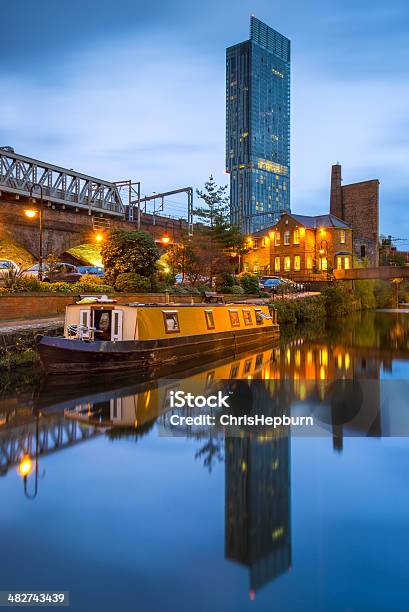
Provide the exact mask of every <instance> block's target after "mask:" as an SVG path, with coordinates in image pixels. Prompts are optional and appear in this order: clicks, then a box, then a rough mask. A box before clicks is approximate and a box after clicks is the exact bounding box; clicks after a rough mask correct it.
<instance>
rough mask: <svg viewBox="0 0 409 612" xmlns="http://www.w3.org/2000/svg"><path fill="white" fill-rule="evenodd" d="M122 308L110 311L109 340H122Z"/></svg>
mask: <svg viewBox="0 0 409 612" xmlns="http://www.w3.org/2000/svg"><path fill="white" fill-rule="evenodd" d="M122 319H123V312H122V310H113V311H112V335H111V340H114V341H115V340H122Z"/></svg>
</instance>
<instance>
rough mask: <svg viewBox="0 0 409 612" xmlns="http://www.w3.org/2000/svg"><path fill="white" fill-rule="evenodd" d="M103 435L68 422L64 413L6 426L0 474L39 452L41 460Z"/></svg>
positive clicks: (0, 441) (2, 432)
mask: <svg viewBox="0 0 409 612" xmlns="http://www.w3.org/2000/svg"><path fill="white" fill-rule="evenodd" d="M37 426H38V427H37ZM100 434H101V430H100V429H97V428H96V427H93V426H87V427H84V426H83V425H81V424H80V423H78V422H77V421H74V420H71V421H68V420H66V419H65V418H64V415H63V414H57V415H52V416H45V417H39V418H38V422H37V420H36V419H35V417H34V420H32V421H30V422H29V423H24V424H23V425H16V426H6V427H4V428H3V429H2V430H0V474H5V473H6V472H7V471H8V470H9V468H11V467H13V466H16V465H18V464H19V462H20V460H21V458H22V456H23V455H25V454H28V455H30V457H34V456H35V455H36V450H38V456H39V458H40V459H41V457H43V456H45V455H50V454H52V453H55V452H57V451H60V450H63V449H65V448H69V447H70V446H74V445H76V444H79V443H81V442H86V441H87V440H91V439H93V438H95V437H97V436H99V435H100ZM37 445H38V446H37Z"/></svg>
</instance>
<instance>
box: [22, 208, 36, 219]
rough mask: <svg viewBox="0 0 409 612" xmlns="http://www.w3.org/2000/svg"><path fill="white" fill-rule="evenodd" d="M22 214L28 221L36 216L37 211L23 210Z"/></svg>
mask: <svg viewBox="0 0 409 612" xmlns="http://www.w3.org/2000/svg"><path fill="white" fill-rule="evenodd" d="M24 214H25V216H26V217H28V218H29V219H34V218H35V217H36V216H37V211H36V210H33V209H29V210H25V211H24Z"/></svg>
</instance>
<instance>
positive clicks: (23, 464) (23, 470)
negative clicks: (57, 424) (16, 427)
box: [18, 413, 45, 499]
mask: <svg viewBox="0 0 409 612" xmlns="http://www.w3.org/2000/svg"><path fill="white" fill-rule="evenodd" d="M39 418H40V415H39V413H37V414H36V437H35V440H36V442H35V459H34V489H33V491H32V492H31V493H30V492H29V490H28V477H29V476H30V475H31V474H32V473H33V460H32V458H31V457H30V455H29V454H28V453H27V452H25V453H24V454H23V456H22V458H21V460H20V463H19V465H18V473H19V474H20V476H22V477H23V483H24V495H25V496H26V497H27V499H34V498H35V497H37V494H38V479H39V477H41V478H43V477H44V474H45V472H44V471H43V473H42V474H41V476H40V475H39V470H38V456H39V453H40V437H39Z"/></svg>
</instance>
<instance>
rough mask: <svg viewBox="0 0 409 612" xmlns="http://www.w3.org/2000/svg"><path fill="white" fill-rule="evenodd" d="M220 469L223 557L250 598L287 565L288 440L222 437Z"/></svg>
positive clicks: (288, 547)
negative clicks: (245, 575)
mask: <svg viewBox="0 0 409 612" xmlns="http://www.w3.org/2000/svg"><path fill="white" fill-rule="evenodd" d="M225 470H226V471H225V473H226V501H225V517H226V525H225V555H226V559H229V560H231V561H236V562H237V563H240V564H243V565H246V566H247V567H248V568H249V591H250V597H251V598H252V597H254V595H255V592H256V591H257V590H258V589H260V588H261V587H263V586H265V585H266V584H268V583H269V582H271V581H272V580H274V579H275V578H277V577H278V576H279V575H280V574H282V573H283V572H285V571H286V570H288V569H289V567H290V565H291V527H290V525H291V519H290V438H289V437H288V436H285V437H282V438H280V439H275V440H272V439H267V438H266V439H264V440H263V439H260V438H259V439H257V438H249V437H246V438H236V437H230V438H226V441H225Z"/></svg>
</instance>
